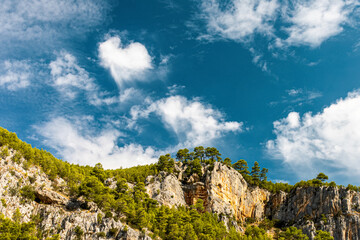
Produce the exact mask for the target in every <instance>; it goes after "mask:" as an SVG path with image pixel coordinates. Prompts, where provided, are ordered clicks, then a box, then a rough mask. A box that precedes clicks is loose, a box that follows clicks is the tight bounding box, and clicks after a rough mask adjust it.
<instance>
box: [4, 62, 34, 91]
mask: <svg viewBox="0 0 360 240" xmlns="http://www.w3.org/2000/svg"><path fill="white" fill-rule="evenodd" d="M2 65H3V70H2V71H1V72H0V87H3V88H6V89H7V90H10V91H15V90H18V89H22V88H26V87H28V86H30V83H31V77H32V74H33V73H32V69H31V65H30V64H29V63H28V61H25V60H23V61H16V60H15V61H9V60H7V61H5V62H3V64H2Z"/></svg>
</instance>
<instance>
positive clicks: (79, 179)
mask: <svg viewBox="0 0 360 240" xmlns="http://www.w3.org/2000/svg"><path fill="white" fill-rule="evenodd" d="M0 146H1V147H2V151H1V152H0V155H1V156H2V157H6V156H9V151H8V149H14V150H16V154H15V155H14V156H13V157H12V160H13V161H15V162H18V163H20V159H21V157H23V158H24V159H25V160H24V161H23V162H22V164H23V167H24V168H28V167H29V166H31V165H36V166H39V167H40V168H41V169H42V170H43V171H44V172H45V173H46V174H47V175H48V176H49V178H50V179H52V180H55V179H56V177H61V178H63V179H64V180H65V181H66V183H67V186H68V189H67V194H68V195H69V196H70V197H75V198H77V197H80V196H83V197H84V198H85V199H86V200H88V201H93V202H95V203H96V204H97V205H98V206H99V207H100V208H101V209H102V210H103V211H105V212H106V215H105V217H113V218H115V219H119V220H121V221H123V222H125V223H127V224H129V225H130V226H132V227H134V228H137V229H140V230H144V229H148V230H150V231H151V232H152V233H153V237H155V236H159V237H161V238H162V239H246V240H247V239H253V240H254V239H271V237H270V236H268V235H267V234H266V232H265V230H264V229H263V228H259V227H256V226H249V227H248V228H247V230H246V232H245V235H241V234H240V233H239V232H237V231H235V229H234V228H232V227H230V229H229V231H227V230H226V227H225V225H224V223H223V222H221V221H219V218H218V216H217V215H216V214H211V213H208V212H205V211H204V208H203V203H202V201H201V200H198V201H197V203H196V204H195V205H194V206H190V207H184V206H182V207H178V208H169V207H166V206H158V203H157V201H155V200H153V199H151V198H150V197H149V196H148V194H147V193H146V191H145V184H144V182H145V179H146V177H147V176H149V175H156V174H157V173H159V172H160V171H166V172H170V173H171V172H174V171H175V164H176V162H175V160H174V159H173V158H172V157H171V155H170V154H167V155H164V156H160V158H159V162H158V163H157V164H152V165H147V166H137V167H133V168H128V169H117V170H104V169H103V168H102V165H101V164H96V165H95V166H94V167H90V166H79V165H75V164H69V163H67V162H64V161H62V160H59V159H57V158H55V157H54V156H53V155H51V154H50V153H49V152H47V151H45V150H39V149H36V148H32V147H31V145H30V144H27V143H25V142H22V141H21V140H19V139H18V138H17V136H16V134H14V133H11V132H9V131H7V130H5V129H3V128H0ZM176 159H177V161H178V162H182V163H183V164H186V165H188V167H187V173H188V174H193V173H196V174H197V175H198V176H200V177H201V175H202V172H201V169H202V166H203V165H204V164H206V165H209V167H210V168H211V167H212V166H213V164H214V163H215V161H219V162H222V163H223V164H225V165H227V166H229V167H233V168H234V169H236V170H237V171H239V172H240V173H241V174H242V176H243V177H244V178H245V180H246V181H247V182H248V183H249V184H251V185H256V186H260V187H263V188H266V189H268V190H269V191H272V192H276V191H280V190H282V191H286V192H288V191H290V190H291V189H292V188H294V187H297V186H299V185H295V186H291V185H289V184H286V183H272V182H271V181H267V176H266V174H267V172H268V170H267V169H265V168H262V169H261V168H260V166H259V164H258V163H257V162H255V163H254V166H253V167H252V169H251V172H249V171H248V166H247V163H246V161H245V160H239V161H237V162H236V163H234V164H232V163H231V160H230V159H229V158H225V159H224V160H222V158H221V154H220V153H219V151H218V150H217V149H216V148H204V147H202V146H199V147H196V148H194V151H193V152H189V150H188V149H181V150H179V151H178V153H177V155H176ZM320 177H322V178H321V179H318V180H319V181H320V182H319V181H318V182H317V183H316V184H318V185H322V184H324V181H323V180H324V179H325V177H324V176H322V175H321V176H320ZM108 178H114V179H116V181H117V182H116V188H115V189H111V188H109V186H107V181H106V180H107V179H108ZM312 181H313V180H312ZM128 182H130V183H132V184H134V186H133V187H132V188H130V187H129V186H128V184H127V183H128ZM304 184H308V182H305V183H301V184H300V185H304ZM309 184H310V185H312V184H314V183H313V182H311V183H309ZM21 191H22V194H23V195H26V196H27V195H29V196H30V195H31V189H21ZM11 224H13V225H11ZM29 224H30V225H24V226H23V225H22V224H21V223H19V222H16V221H11V220H9V219H6V218H4V217H1V218H0V230H2V232H3V233H4V234H5V233H6V234H9V235H6V236H10V237H9V238H6V237H5V238H4V239H35V238H27V237H24V238H18V237H16V236H15V235H12V233H11V231H12V230H11V229H14V228H21V229H22V228H24V234H28V232H31V231H35V230H34V228H33V226H34V225H33V224H32V223H29ZM9 226H11V227H9ZM25 230H26V231H25ZM9 231H10V232H9ZM287 231H288V230H286V231H285V232H287ZM0 232H1V231H0ZM20 232H21V231H20ZM289 234H291V233H289ZM32 236H33V235H32ZM275 238H276V239H284V238H282V235H281V234H278V235H276V236H275ZM286 239H303V238H286ZM319 239H323V238H319ZM324 239H325V238H324Z"/></svg>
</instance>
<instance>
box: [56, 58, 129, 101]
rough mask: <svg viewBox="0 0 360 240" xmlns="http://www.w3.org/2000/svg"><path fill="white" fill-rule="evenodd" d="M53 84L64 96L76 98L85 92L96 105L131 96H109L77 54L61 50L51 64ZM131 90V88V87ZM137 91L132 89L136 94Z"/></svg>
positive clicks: (126, 94)
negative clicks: (82, 64)
mask: <svg viewBox="0 0 360 240" xmlns="http://www.w3.org/2000/svg"><path fill="white" fill-rule="evenodd" d="M49 68H50V70H51V71H50V74H51V80H52V81H51V83H50V84H51V85H52V86H53V87H54V88H55V89H57V90H58V91H59V92H60V93H61V94H62V97H64V98H67V99H68V100H74V99H75V98H76V97H77V96H78V95H79V94H80V93H83V94H85V96H87V99H88V101H89V103H90V104H92V105H95V106H100V105H110V104H114V103H119V102H124V101H126V100H128V99H129V98H130V96H129V92H126V93H125V95H124V96H120V97H118V96H109V94H108V93H107V92H105V91H101V90H100V87H99V86H98V85H97V84H96V83H95V79H94V78H92V77H90V75H89V73H88V72H87V71H86V70H85V69H84V68H83V67H81V66H79V63H78V61H77V59H76V58H75V56H73V55H72V54H70V53H69V52H66V51H61V52H60V53H59V54H58V55H57V57H56V59H55V60H54V61H51V62H50V64H49ZM130 90H131V89H130ZM135 92H136V91H132V93H134V94H135Z"/></svg>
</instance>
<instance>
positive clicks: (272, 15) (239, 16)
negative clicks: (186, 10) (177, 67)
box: [200, 0, 359, 64]
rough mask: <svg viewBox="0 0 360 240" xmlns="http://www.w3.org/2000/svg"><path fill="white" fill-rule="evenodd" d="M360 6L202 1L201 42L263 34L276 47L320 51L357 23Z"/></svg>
mask: <svg viewBox="0 0 360 240" xmlns="http://www.w3.org/2000/svg"><path fill="white" fill-rule="evenodd" d="M358 5H359V4H358V1H356V0H305V1H303V0H290V1H285V2H281V4H280V2H279V1H277V0H253V1H251V0H229V1H224V2H222V1H219V0H210V1H207V0H203V1H202V2H201V4H200V6H201V7H200V10H201V14H200V16H202V18H203V19H204V20H205V22H206V26H207V33H206V34H205V35H202V36H201V37H200V39H203V38H205V39H213V38H216V37H218V39H230V40H235V41H244V40H248V39H249V38H251V37H252V36H253V35H254V34H256V33H260V34H263V35H266V36H267V37H270V38H272V39H273V40H274V43H275V45H274V46H277V47H287V46H300V45H305V46H310V47H318V46H320V45H321V44H322V43H323V42H324V41H326V40H327V39H329V38H330V37H333V36H335V35H338V34H339V33H341V32H342V31H343V27H344V26H345V25H352V24H353V23H354V22H355V21H354V17H355V16H354V14H353V13H354V11H355V9H356V8H357V7H358ZM275 22H276V23H277V26H275ZM271 45H272V44H271ZM254 62H255V64H256V63H257V61H256V58H255V59H254Z"/></svg>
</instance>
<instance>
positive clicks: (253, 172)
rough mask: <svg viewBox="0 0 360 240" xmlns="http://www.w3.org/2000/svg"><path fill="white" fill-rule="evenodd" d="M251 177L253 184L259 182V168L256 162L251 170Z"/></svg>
mask: <svg viewBox="0 0 360 240" xmlns="http://www.w3.org/2000/svg"><path fill="white" fill-rule="evenodd" d="M251 177H252V179H253V181H255V182H258V181H259V180H260V166H259V163H258V162H256V161H255V162H254V166H253V167H252V168H251Z"/></svg>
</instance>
